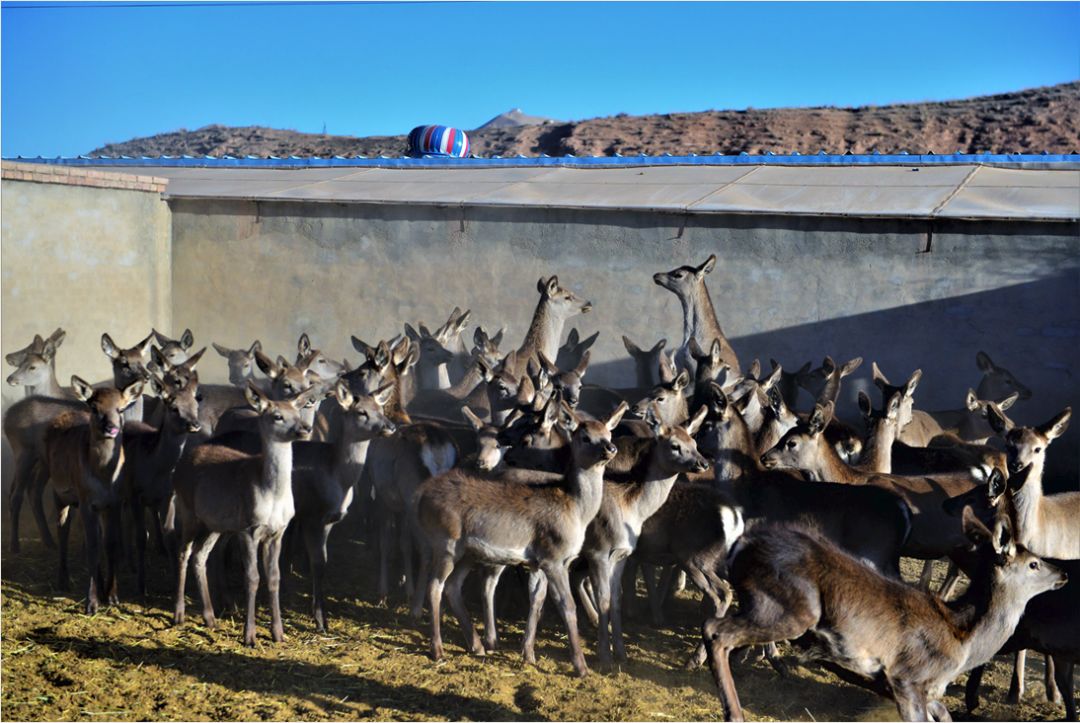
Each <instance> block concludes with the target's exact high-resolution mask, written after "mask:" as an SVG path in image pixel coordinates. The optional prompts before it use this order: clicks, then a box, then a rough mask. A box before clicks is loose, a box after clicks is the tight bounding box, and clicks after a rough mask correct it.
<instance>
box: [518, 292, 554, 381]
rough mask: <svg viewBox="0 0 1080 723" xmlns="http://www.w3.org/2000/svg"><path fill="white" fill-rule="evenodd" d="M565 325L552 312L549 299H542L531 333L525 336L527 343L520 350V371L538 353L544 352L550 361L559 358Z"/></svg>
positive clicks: (537, 308) (534, 313)
mask: <svg viewBox="0 0 1080 723" xmlns="http://www.w3.org/2000/svg"><path fill="white" fill-rule="evenodd" d="M565 323H566V320H565V319H563V318H562V317H560V316H559V315H557V314H555V313H553V312H552V311H551V306H550V304H548V300H547V299H543V298H542V299H540V303H539V304H537V305H536V311H535V312H533V318H532V323H531V324H530V325H529V331H528V333H526V334H525V343H523V344H522V345H521V349H519V350H518V355H517V363H518V365H519V367H520V369H524V368H525V365H526V364H528V363H529V357H531V356H532V355H533V354H534V353H535V352H537V351H542V352H544V356H546V357H547V358H548V359H555V358H556V357H558V356H559V339H560V338H561V337H562V332H563V326H564V325H565ZM515 371H518V370H515Z"/></svg>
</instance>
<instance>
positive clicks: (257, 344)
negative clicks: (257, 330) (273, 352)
mask: <svg viewBox="0 0 1080 723" xmlns="http://www.w3.org/2000/svg"><path fill="white" fill-rule="evenodd" d="M257 351H262V342H261V341H259V340H258V339H256V340H255V341H253V342H251V348H250V349H248V352H247V353H248V356H251V355H252V354H254V353H255V352H257Z"/></svg>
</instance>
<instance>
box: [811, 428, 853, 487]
mask: <svg viewBox="0 0 1080 723" xmlns="http://www.w3.org/2000/svg"><path fill="white" fill-rule="evenodd" d="M816 442H817V456H816V459H814V460H812V465H811V467H809V468H807V469H804V470H803V472H804V473H805V474H806V475H807V477H809V478H810V479H812V480H814V481H815V482H838V483H840V484H847V485H855V484H863V483H865V482H866V475H864V474H861V473H859V472H858V471H857V470H855V469H853V468H852V467H851V466H849V465H848V464H847V463H846V462H845V461H844V460H842V459H841V458H840V454H839V453H838V452H837V451H836V449H835V448H834V447H833V446H832V445H831V444H829V442H828V440H826V439H825V433H824V432H822V433H821V434H819V435H817V438H816Z"/></svg>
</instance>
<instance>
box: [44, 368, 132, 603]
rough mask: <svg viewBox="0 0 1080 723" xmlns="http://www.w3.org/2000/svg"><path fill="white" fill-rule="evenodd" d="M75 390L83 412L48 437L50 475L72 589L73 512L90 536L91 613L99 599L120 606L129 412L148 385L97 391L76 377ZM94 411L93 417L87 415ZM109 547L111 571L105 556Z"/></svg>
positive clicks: (63, 566) (62, 576) (63, 564)
mask: <svg viewBox="0 0 1080 723" xmlns="http://www.w3.org/2000/svg"><path fill="white" fill-rule="evenodd" d="M71 388H72V390H73V391H74V392H75V396H76V397H77V398H78V399H79V400H80V401H81V402H82V403H83V410H80V411H75V412H67V413H65V414H61V415H60V416H59V417H57V418H56V419H54V420H53V421H52V423H51V424H50V426H49V428H48V431H47V432H46V433H45V456H44V459H43V463H44V465H45V469H46V472H45V473H46V474H47V476H48V477H49V479H51V480H52V483H53V495H54V499H55V501H56V509H57V513H58V523H59V524H58V536H59V538H60V545H59V546H60V568H59V581H60V585H61V587H63V588H66V587H67V583H68V569H67V538H68V533H69V532H70V526H71V519H70V515H69V512H70V508H71V506H72V505H78V508H79V515H80V517H81V518H82V523H83V531H84V532H85V537H86V560H87V568H88V570H89V573H90V584H89V586H88V589H87V593H86V608H85V609H86V613H87V614H88V615H93V614H94V613H95V612H97V610H98V607H99V606H100V600H99V595H102V594H104V595H105V596H106V598H107V602H108V603H109V604H116V603H117V602H118V601H119V598H118V591H117V576H116V574H117V569H118V567H119V563H120V509H121V497H122V475H123V472H124V466H125V461H126V459H125V457H126V456H125V454H124V421H123V413H124V411H125V410H126V409H128V408H129V407H131V406H132V405H133V404H135V403H136V402H137V401H138V400H139V398H140V397H141V395H142V388H143V380H142V379H136V380H135V381H133V382H131V384H129V385H128V386H127V387H125V388H124V389H123V390H122V391H121V390H117V389H112V388H109V387H104V388H97V389H95V388H94V387H92V386H91V385H90V384H89V383H88V382H86V381H84V380H83V379H81V378H79V377H78V376H73V377H72V378H71ZM87 408H89V412H87V411H85V410H86V409H87ZM103 543H104V547H105V557H106V563H107V564H106V566H105V569H102V565H101V551H102V549H101V548H102V544H103Z"/></svg>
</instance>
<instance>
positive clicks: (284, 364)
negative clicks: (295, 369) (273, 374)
mask: <svg viewBox="0 0 1080 723" xmlns="http://www.w3.org/2000/svg"><path fill="white" fill-rule="evenodd" d="M274 363H275V364H277V365H278V368H279V369H288V368H289V360H288V359H286V358H285V357H283V356H281V355H280V354H278V358H277V360H276V361H275V362H274Z"/></svg>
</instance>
